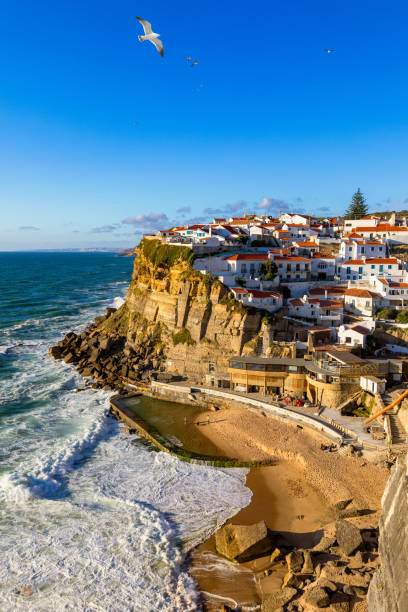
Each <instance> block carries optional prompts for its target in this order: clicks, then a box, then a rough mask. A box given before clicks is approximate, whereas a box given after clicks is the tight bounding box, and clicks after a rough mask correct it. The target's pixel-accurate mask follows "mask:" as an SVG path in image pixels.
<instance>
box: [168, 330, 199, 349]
mask: <svg viewBox="0 0 408 612" xmlns="http://www.w3.org/2000/svg"><path fill="white" fill-rule="evenodd" d="M173 344H174V346H176V345H177V344H187V345H189V346H190V345H191V344H195V342H194V340H193V339H192V337H191V334H190V332H189V330H188V329H186V328H184V329H182V330H180V331H179V332H177V334H174V336H173Z"/></svg>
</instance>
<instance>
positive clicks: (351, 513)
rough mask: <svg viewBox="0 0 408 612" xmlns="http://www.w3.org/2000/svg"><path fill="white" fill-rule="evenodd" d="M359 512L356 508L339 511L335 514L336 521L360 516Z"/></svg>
mask: <svg viewBox="0 0 408 612" xmlns="http://www.w3.org/2000/svg"><path fill="white" fill-rule="evenodd" d="M360 514H361V512H360V510H359V509H358V508H346V509H345V510H339V511H338V512H337V513H336V517H337V518H338V519H346V518H353V517H355V516H360Z"/></svg>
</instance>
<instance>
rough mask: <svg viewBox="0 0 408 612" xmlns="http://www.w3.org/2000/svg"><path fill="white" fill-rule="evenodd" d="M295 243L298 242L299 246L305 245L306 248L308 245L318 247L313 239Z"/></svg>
mask: <svg viewBox="0 0 408 612" xmlns="http://www.w3.org/2000/svg"><path fill="white" fill-rule="evenodd" d="M295 244H297V246H300V247H304V248H306V247H315V248H317V247H318V245H317V244H316V242H313V241H311V240H309V241H306V242H295Z"/></svg>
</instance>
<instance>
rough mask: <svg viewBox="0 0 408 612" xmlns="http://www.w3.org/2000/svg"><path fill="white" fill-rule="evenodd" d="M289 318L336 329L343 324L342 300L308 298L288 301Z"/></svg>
mask: <svg viewBox="0 0 408 612" xmlns="http://www.w3.org/2000/svg"><path fill="white" fill-rule="evenodd" d="M288 308H289V316H291V317H295V318H300V319H309V320H311V321H314V322H316V324H317V325H328V326H330V327H337V326H339V325H341V324H342V322H343V302H342V300H336V299H328V298H320V297H310V296H308V295H304V296H303V298H292V299H290V300H288Z"/></svg>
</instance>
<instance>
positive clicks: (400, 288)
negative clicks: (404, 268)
mask: <svg viewBox="0 0 408 612" xmlns="http://www.w3.org/2000/svg"><path fill="white" fill-rule="evenodd" d="M373 284H374V286H375V289H376V291H378V293H380V294H381V295H382V297H383V300H384V302H385V303H384V305H386V306H388V305H389V306H391V307H392V308H401V307H403V306H408V277H407V276H406V275H404V276H401V278H399V279H398V280H394V281H391V280H388V279H386V278H375V280H374V282H373Z"/></svg>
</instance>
